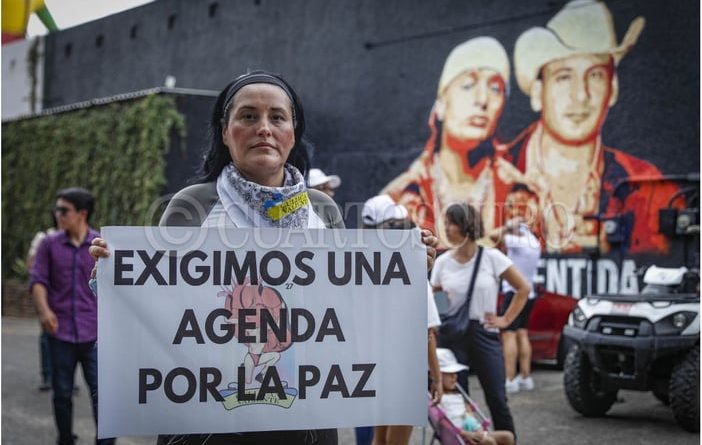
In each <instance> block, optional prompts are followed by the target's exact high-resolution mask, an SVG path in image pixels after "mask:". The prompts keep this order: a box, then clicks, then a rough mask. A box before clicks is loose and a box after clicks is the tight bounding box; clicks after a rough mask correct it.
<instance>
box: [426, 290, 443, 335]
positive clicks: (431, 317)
mask: <svg viewBox="0 0 702 445" xmlns="http://www.w3.org/2000/svg"><path fill="white" fill-rule="evenodd" d="M427 319H428V321H429V323H428V325H427V328H436V327H439V326H441V318H439V310H438V309H437V308H436V301H434V292H433V291H432V290H431V285H430V284H429V282H428V281H427Z"/></svg>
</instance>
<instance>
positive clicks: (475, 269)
mask: <svg viewBox="0 0 702 445" xmlns="http://www.w3.org/2000/svg"><path fill="white" fill-rule="evenodd" d="M476 255H477V257H476V258H475V265H474V266H473V275H472V276H471V277H470V285H468V295H467V296H466V302H465V306H466V309H468V311H469V313H470V300H471V299H472V298H473V288H474V287H475V279H476V278H477V276H478V269H480V259H481V258H482V257H483V247H482V246H478V252H477V253H476Z"/></svg>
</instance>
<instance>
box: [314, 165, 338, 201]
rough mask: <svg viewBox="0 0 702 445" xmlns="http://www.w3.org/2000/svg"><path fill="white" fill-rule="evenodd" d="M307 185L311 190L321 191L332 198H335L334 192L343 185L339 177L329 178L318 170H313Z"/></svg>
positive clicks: (331, 176)
mask: <svg viewBox="0 0 702 445" xmlns="http://www.w3.org/2000/svg"><path fill="white" fill-rule="evenodd" d="M307 185H308V186H309V187H310V188H313V189H315V190H319V191H320V192H324V193H326V194H327V195H329V197H330V198H333V197H334V194H335V192H334V190H336V189H337V188H338V187H339V186H340V185H341V178H339V177H338V176H337V175H329V176H327V175H326V174H324V172H323V171H322V170H320V169H318V168H311V169H310V173H309V177H308V178H307Z"/></svg>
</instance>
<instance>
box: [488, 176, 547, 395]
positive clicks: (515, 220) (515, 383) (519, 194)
mask: <svg viewBox="0 0 702 445" xmlns="http://www.w3.org/2000/svg"><path fill="white" fill-rule="evenodd" d="M536 199H537V198H536V196H535V195H534V193H532V192H531V191H530V190H529V189H528V188H527V186H526V185H524V184H515V185H514V187H513V188H512V191H511V192H510V194H509V196H508V197H507V202H506V203H505V221H507V222H506V224H505V225H504V226H503V227H502V228H500V229H498V230H496V231H495V232H494V233H493V234H491V238H492V239H493V241H495V242H498V243H499V242H501V243H502V245H503V246H504V248H505V250H506V253H507V257H508V258H509V259H510V260H512V262H513V263H514V266H515V267H516V268H517V270H519V272H521V274H522V275H523V276H524V277H525V278H526V279H527V281H528V282H529V285H530V286H531V291H530V292H529V297H528V300H527V302H526V305H525V306H524V309H522V311H521V312H520V313H519V315H518V316H517V318H516V319H515V320H514V321H513V322H512V323H511V324H510V325H509V326H507V327H506V328H504V329H503V330H502V332H501V337H502V353H503V354H504V358H505V374H506V380H505V389H506V391H507V392H508V393H514V392H517V391H520V390H523V391H531V390H532V389H534V380H533V379H532V378H531V375H530V374H531V343H529V331H528V330H527V324H528V322H529V314H531V310H532V308H533V307H534V301H535V299H536V296H537V295H536V292H535V290H534V277H535V276H536V268H537V267H538V265H539V259H540V258H541V243H540V242H539V240H538V238H537V237H536V235H534V233H533V232H532V231H531V230H530V228H529V225H528V223H529V222H533V221H535V220H536V212H535V211H534V208H535V206H536V205H538V204H536V203H535V201H536ZM502 292H503V293H504V300H503V303H502V308H501V309H500V314H504V313H505V312H506V310H507V308H508V307H509V305H510V304H511V302H512V299H513V298H514V294H515V289H514V288H513V287H512V286H511V285H510V284H509V283H508V282H507V281H503V282H502ZM517 361H518V362H519V375H517Z"/></svg>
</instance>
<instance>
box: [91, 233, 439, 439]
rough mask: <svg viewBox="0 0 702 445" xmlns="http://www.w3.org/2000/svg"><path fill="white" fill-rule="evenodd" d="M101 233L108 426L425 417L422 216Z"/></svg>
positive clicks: (102, 376) (103, 392)
mask: <svg viewBox="0 0 702 445" xmlns="http://www.w3.org/2000/svg"><path fill="white" fill-rule="evenodd" d="M102 236H103V238H104V239H105V240H106V241H107V242H108V245H109V248H110V252H111V254H110V256H109V257H108V258H106V259H101V260H100V261H99V263H98V290H99V304H98V344H99V346H98V380H99V381H98V384H99V413H100V415H99V425H98V435H99V437H112V436H124V435H154V434H165V433H172V434H186V433H227V432H244V431H262V430H296V429H313V428H338V427H353V426H361V425H393V424H395V425H424V424H425V423H426V415H427V409H426V402H427V391H426V389H427V388H426V385H427V313H426V310H427V301H426V299H427V282H426V274H427V271H426V251H425V248H424V247H423V246H422V244H421V242H420V237H419V232H418V231H417V230H412V231H404V230H392V231H387V230H386V231H372V230H359V231H354V230H309V231H290V230H275V229H226V230H224V229H200V228H196V229H193V228H183V227H168V228H158V227H104V228H103V229H102Z"/></svg>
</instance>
